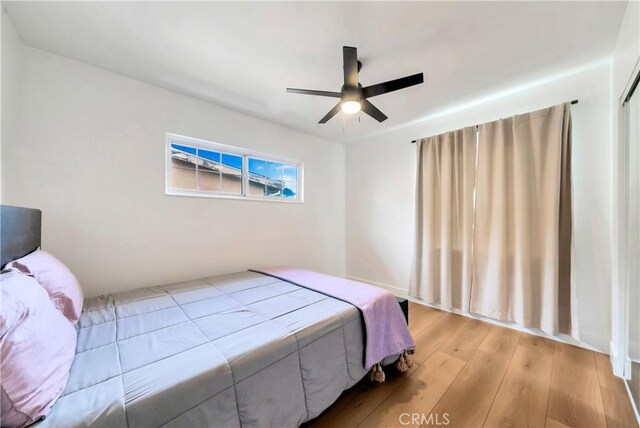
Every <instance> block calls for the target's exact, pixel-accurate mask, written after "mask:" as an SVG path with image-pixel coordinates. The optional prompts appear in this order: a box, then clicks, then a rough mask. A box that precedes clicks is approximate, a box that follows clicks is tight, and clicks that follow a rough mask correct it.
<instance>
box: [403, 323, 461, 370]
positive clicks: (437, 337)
mask: <svg viewBox="0 0 640 428" xmlns="http://www.w3.org/2000/svg"><path fill="white" fill-rule="evenodd" d="M464 322H465V318H464V317H462V316H460V315H456V314H452V313H449V312H445V313H444V315H443V316H442V317H441V318H440V319H439V320H437V321H436V322H434V323H432V324H430V325H428V326H427V327H425V328H424V329H422V330H421V331H419V332H418V333H417V334H415V335H414V336H413V339H414V341H415V342H416V352H415V354H413V356H412V357H411V358H412V359H413V360H414V361H417V362H418V363H420V364H422V363H423V362H425V361H426V360H428V359H429V357H431V355H433V353H434V352H436V351H437V350H438V349H439V348H440V347H441V346H442V345H443V344H444V343H445V342H446V341H447V340H448V339H449V338H450V337H451V336H452V335H453V334H455V333H456V331H458V329H459V328H460V327H462V325H463V324H464Z"/></svg>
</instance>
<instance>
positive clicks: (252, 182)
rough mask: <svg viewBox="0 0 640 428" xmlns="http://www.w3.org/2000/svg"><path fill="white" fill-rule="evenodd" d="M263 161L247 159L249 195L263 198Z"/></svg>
mask: <svg viewBox="0 0 640 428" xmlns="http://www.w3.org/2000/svg"><path fill="white" fill-rule="evenodd" d="M265 174H266V165H265V161H263V160H260V159H254V158H249V192H248V193H249V195H250V196H264V195H265V181H266V176H265Z"/></svg>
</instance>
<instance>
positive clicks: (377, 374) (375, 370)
mask: <svg viewBox="0 0 640 428" xmlns="http://www.w3.org/2000/svg"><path fill="white" fill-rule="evenodd" d="M369 379H370V380H371V381H372V382H380V383H382V382H384V380H385V375H384V371H383V370H382V365H381V364H374V365H373V367H372V368H371V371H370V372H369Z"/></svg>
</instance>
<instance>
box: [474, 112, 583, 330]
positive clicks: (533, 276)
mask: <svg viewBox="0 0 640 428" xmlns="http://www.w3.org/2000/svg"><path fill="white" fill-rule="evenodd" d="M478 136H479V139H478V161H477V182H476V203H475V226H474V237H473V251H474V257H473V280H472V281H473V287H472V291H471V307H470V311H471V312H473V313H477V314H481V315H485V316H488V317H491V318H495V319H498V320H505V321H513V322H516V323H518V324H521V325H523V326H526V327H533V328H540V329H542V330H543V331H545V332H546V333H548V334H553V335H555V334H557V333H558V332H561V333H569V334H572V333H573V335H574V336H577V334H576V333H575V332H576V331H577V328H576V327H577V326H576V325H575V322H573V323H572V318H574V317H572V312H574V308H575V305H572V304H571V301H572V300H573V296H572V290H573V289H574V287H572V286H571V262H572V242H573V239H572V233H571V229H572V227H571V217H572V215H571V111H570V107H569V104H568V103H567V104H563V105H557V106H554V107H551V108H548V109H544V110H539V111H536V112H533V113H528V114H523V115H519V116H514V117H511V118H508V119H502V120H498V121H495V122H491V123H487V124H484V125H480V126H479V129H478Z"/></svg>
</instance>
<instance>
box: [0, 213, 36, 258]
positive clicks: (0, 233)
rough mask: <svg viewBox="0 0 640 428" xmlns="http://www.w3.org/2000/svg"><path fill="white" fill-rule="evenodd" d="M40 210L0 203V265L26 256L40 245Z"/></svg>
mask: <svg viewBox="0 0 640 428" xmlns="http://www.w3.org/2000/svg"><path fill="white" fill-rule="evenodd" d="M41 231H42V211H40V210H36V209H33V208H21V207H11V206H9V205H0V247H1V248H0V258H1V260H0V265H1V267H2V268H4V265H6V264H7V263H9V262H11V261H13V260H16V259H19V258H20V257H23V256H26V255H27V254H29V253H31V252H32V251H34V250H35V249H37V248H38V247H39V246H40V234H41Z"/></svg>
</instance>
